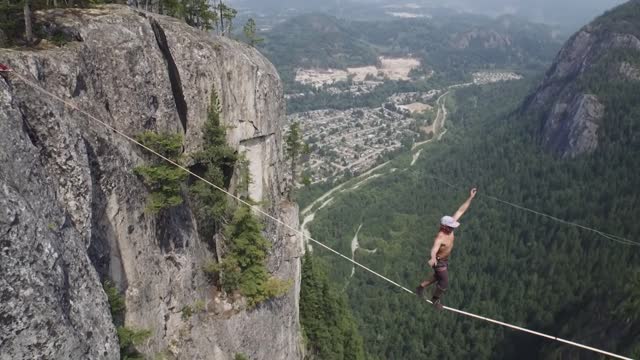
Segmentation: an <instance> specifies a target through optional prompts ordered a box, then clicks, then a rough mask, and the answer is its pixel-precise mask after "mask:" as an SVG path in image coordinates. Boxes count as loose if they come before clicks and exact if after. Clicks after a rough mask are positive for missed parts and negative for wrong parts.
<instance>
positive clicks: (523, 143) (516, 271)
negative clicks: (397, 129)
mask: <svg viewBox="0 0 640 360" xmlns="http://www.w3.org/2000/svg"><path fill="white" fill-rule="evenodd" d="M596 84H597V82H595V81H592V83H591V84H590V85H585V86H593V87H594V88H593V89H594V91H598V89H605V90H603V92H602V93H603V94H606V96H603V99H604V100H603V101H605V107H606V109H607V111H606V114H605V119H604V124H606V125H605V128H604V131H603V132H602V136H603V139H601V145H600V147H599V149H598V150H597V151H596V152H595V153H594V154H592V155H585V156H581V157H578V158H576V159H573V160H562V159H557V158H555V157H553V156H552V155H551V154H550V153H548V152H546V151H545V150H544V149H542V148H541V147H540V145H539V143H538V139H537V133H538V129H539V128H540V121H541V120H540V118H539V117H538V116H537V115H535V114H521V113H520V112H519V111H517V110H518V107H519V105H520V103H521V101H522V99H524V98H525V96H526V94H527V93H529V92H530V91H531V90H532V85H533V83H532V82H531V81H530V80H529V81H525V80H523V81H516V82H510V83H502V84H496V85H487V86H473V87H469V88H465V89H460V90H457V91H456V93H455V97H454V102H452V104H455V106H453V107H452V108H451V109H450V111H451V114H450V118H449V119H448V122H447V128H448V130H449V132H448V133H447V136H445V137H444V138H443V141H442V142H439V143H432V144H429V145H426V148H425V150H424V151H423V154H422V156H421V157H420V159H419V160H418V162H417V163H416V164H415V166H413V167H408V166H407V165H408V161H407V158H408V156H409V155H407V156H405V157H404V159H403V158H399V159H397V160H395V161H394V163H393V164H392V165H391V166H393V167H397V168H399V169H402V170H400V171H396V172H394V173H391V174H388V175H385V176H382V177H379V178H377V179H375V180H372V181H371V182H369V183H367V185H365V186H362V187H361V188H359V189H358V190H357V191H352V192H346V193H343V194H342V195H341V196H339V197H338V198H337V201H335V202H334V203H332V204H331V205H330V206H327V207H326V208H324V209H322V210H321V211H319V212H318V213H317V214H316V220H315V221H314V222H313V223H312V225H311V233H312V235H313V236H314V238H316V239H319V240H321V241H324V242H326V243H327V244H328V245H330V246H332V247H334V248H336V249H338V250H339V251H341V252H342V253H343V254H345V255H349V254H350V247H349V246H350V241H351V238H352V237H353V236H354V234H355V232H356V229H357V228H358V227H359V226H360V224H362V225H363V227H362V230H361V231H360V234H359V239H360V244H361V246H362V247H364V248H366V249H377V251H376V252H375V253H373V254H370V253H365V252H357V253H356V260H358V261H360V262H362V263H363V264H365V265H367V266H369V267H371V268H372V269H374V270H375V271H378V272H380V273H381V274H383V275H385V276H387V277H389V278H391V279H393V280H396V281H398V282H400V283H401V284H403V285H405V286H407V287H410V288H413V287H415V286H416V285H417V284H418V282H419V281H420V280H421V279H422V278H424V277H425V276H427V275H429V273H430V269H429V268H428V266H427V265H426V262H427V260H428V256H429V255H428V251H429V249H430V246H431V244H432V241H433V237H434V236H435V234H436V232H437V229H438V227H437V226H438V221H439V219H440V217H441V216H442V215H445V214H451V213H452V212H454V211H455V209H456V208H457V207H458V206H459V205H460V203H461V202H462V201H464V199H465V198H466V196H467V195H468V189H469V188H470V187H473V186H477V187H478V188H479V195H478V197H477V198H476V200H475V201H474V203H473V204H472V206H471V209H470V210H469V212H468V213H467V214H466V215H465V217H463V218H462V221H461V222H462V226H461V227H460V229H459V230H457V233H456V247H455V249H454V252H453V255H452V257H451V261H450V270H449V273H450V287H449V291H448V292H447V294H446V295H445V297H444V303H445V305H449V306H452V307H456V308H460V309H463V310H468V311H471V312H474V313H477V314H482V315H484V316H488V317H492V318H495V319H499V320H504V321H508V322H510V323H513V324H517V325H521V326H527V327H530V328H532V329H535V330H538V331H543V332H547V333H551V334H555V335H557V336H559V337H563V338H567V339H570V340H574V341H577V342H582V343H586V344H589V345H591V346H595V347H601V348H604V349H606V350H608V351H613V352H617V353H621V354H624V355H627V356H632V357H638V356H640V342H638V341H637V339H638V338H640V324H639V322H638V314H639V313H640V304H639V303H638V300H637V299H638V295H639V292H640V275H639V274H640V247H637V246H629V245H624V244H620V243H618V242H614V241H611V240H609V239H606V238H604V237H602V236H600V235H598V234H595V233H592V232H588V231H584V230H581V229H579V228H576V227H572V226H567V225H565V224H561V223H558V222H554V221H551V220H549V219H547V218H544V217H540V216H537V215H534V214H531V213H528V212H524V211H518V210H515V209H514V208H512V207H508V206H506V205H504V204H502V203H499V202H496V201H495V200H493V199H492V198H491V197H489V196H495V197H498V198H500V199H503V200H507V201H510V202H514V203H516V204H520V205H523V206H526V207H528V208H531V209H535V210H537V211H541V212H545V213H548V214H552V215H554V216H557V217H559V218H562V219H566V220H569V221H573V222H576V223H579V224H584V225H588V226H591V227H594V228H597V229H599V230H601V231H604V232H607V233H611V234H615V235H618V236H621V237H624V238H627V239H631V240H635V241H638V239H640V223H638V221H637V219H636V215H637V211H636V210H635V209H637V208H638V206H639V205H640V193H639V192H638V191H637V189H638V188H639V187H640V173H638V171H637V169H638V168H640V138H639V137H638V132H637V127H638V119H640V116H639V115H640V104H638V102H637V101H635V100H634V99H633V98H632V97H633V95H631V94H638V93H640V86H639V85H638V84H637V83H635V84H633V85H631V84H630V83H624V82H619V83H618V82H615V81H610V82H609V84H608V85H603V84H600V85H601V87H600V88H595V85H596ZM633 130H635V131H633ZM314 255H315V256H317V257H320V258H322V259H323V260H324V261H326V262H327V263H328V264H329V267H328V269H329V277H330V279H331V280H332V282H333V283H334V285H335V287H336V288H338V289H343V288H344V289H345V294H346V296H347V298H348V301H349V305H350V307H351V309H352V311H353V314H354V317H355V319H356V322H357V324H358V329H359V331H360V333H361V335H362V337H363V339H364V348H365V351H366V352H367V357H368V358H370V359H430V358H436V357H443V358H456V359H466V358H469V359H471V358H473V359H478V358H482V359H489V358H491V359H496V358H504V359H507V358H514V357H518V358H523V359H539V358H547V359H559V358H563V359H577V358H581V359H582V358H595V356H594V355H593V354H592V353H590V352H587V351H584V350H577V349H576V348H573V347H569V346H562V345H561V344H559V343H555V342H550V341H546V340H544V339H542V338H539V337H535V336H530V335H526V334H522V333H517V332H513V331H510V330H506V329H504V328H501V327H497V326H494V325H491V324H487V323H484V322H480V321H477V320H471V319H467V318H461V317H459V316H457V315H455V314H452V313H449V312H437V311H436V310H434V309H432V308H431V307H429V305H428V304H427V303H425V302H421V301H419V300H418V299H417V297H415V296H411V295H409V294H406V293H404V292H402V291H401V290H399V289H397V288H395V287H393V286H392V285H390V284H388V283H385V282H383V281H381V280H380V279H378V278H375V277H373V276H372V275H370V274H368V273H365V272H363V271H360V270H357V269H356V273H355V276H354V277H353V278H350V277H349V276H350V272H351V265H350V264H349V263H347V262H345V261H343V260H341V259H338V258H335V256H332V255H331V254H328V253H326V252H324V251H322V250H321V249H318V250H316V251H315V252H314ZM576 309H580V311H576Z"/></svg>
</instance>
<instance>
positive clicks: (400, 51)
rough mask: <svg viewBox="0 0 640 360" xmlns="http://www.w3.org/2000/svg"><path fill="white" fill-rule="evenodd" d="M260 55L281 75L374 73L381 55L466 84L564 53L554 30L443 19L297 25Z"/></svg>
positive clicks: (296, 21)
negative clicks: (364, 68)
mask: <svg viewBox="0 0 640 360" xmlns="http://www.w3.org/2000/svg"><path fill="white" fill-rule="evenodd" d="M264 35H265V37H266V41H265V43H264V45H263V46H262V47H261V50H262V51H263V52H264V53H265V55H267V57H268V58H269V59H270V60H271V61H272V62H273V63H274V64H275V65H276V66H277V67H278V68H279V69H280V70H281V71H282V70H283V69H292V68H296V67H324V68H328V67H333V68H344V67H346V66H357V65H374V64H375V63H376V59H377V57H378V56H380V55H390V56H407V55H409V54H411V55H412V56H415V57H419V58H420V59H421V60H422V63H423V65H424V67H425V69H424V70H425V71H429V70H435V71H436V73H438V74H446V77H448V78H452V77H454V78H455V79H456V80H462V79H464V78H465V76H467V75H468V73H469V72H471V71H475V70H477V69H486V68H518V69H528V68H535V69H538V70H539V71H542V69H544V68H546V67H547V66H548V64H549V63H550V62H551V60H552V58H553V56H554V55H555V53H556V52H557V49H558V48H559V47H560V42H559V41H558V40H557V39H556V38H555V37H554V34H553V31H552V29H551V28H549V27H547V26H546V25H540V24H533V23H530V22H527V21H526V20H523V19H520V18H517V17H514V16H502V17H499V18H497V19H492V18H489V17H486V16H477V15H468V14H467V15H456V14H450V15H443V16H438V17H433V18H414V19H400V20H393V21H352V20H345V19H339V18H336V17H333V16H328V15H324V14H311V15H301V16H296V17H293V18H291V19H289V20H287V21H285V22H283V23H280V24H278V25H276V26H275V27H274V28H273V29H272V30H271V31H269V32H266V33H265V34H264Z"/></svg>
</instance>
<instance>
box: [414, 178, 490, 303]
mask: <svg viewBox="0 0 640 360" xmlns="http://www.w3.org/2000/svg"><path fill="white" fill-rule="evenodd" d="M477 192H478V190H477V189H476V188H473V189H471V191H470V194H469V198H468V199H467V201H465V202H464V203H463V204H462V205H461V206H460V208H459V209H458V211H456V213H455V214H453V216H443V217H442V219H440V231H438V235H436V238H435V240H434V241H433V247H432V248H431V258H430V259H429V266H430V267H432V268H433V271H434V273H433V276H432V277H431V278H430V279H429V280H425V281H423V282H422V283H420V285H418V287H417V288H416V294H418V296H419V297H422V296H423V295H424V290H425V289H426V287H427V286H429V285H431V284H433V283H436V289H435V291H434V292H433V297H432V298H431V301H432V302H433V305H434V306H435V307H436V308H437V309H442V295H444V293H445V291H447V287H448V286H449V272H448V268H449V255H450V254H451V250H452V249H453V240H454V239H453V231H454V230H455V229H456V228H457V227H458V226H460V223H459V222H458V220H459V219H460V218H461V217H462V215H463V214H464V213H465V212H466V211H467V209H469V205H471V200H473V198H474V197H475V196H476V193H477Z"/></svg>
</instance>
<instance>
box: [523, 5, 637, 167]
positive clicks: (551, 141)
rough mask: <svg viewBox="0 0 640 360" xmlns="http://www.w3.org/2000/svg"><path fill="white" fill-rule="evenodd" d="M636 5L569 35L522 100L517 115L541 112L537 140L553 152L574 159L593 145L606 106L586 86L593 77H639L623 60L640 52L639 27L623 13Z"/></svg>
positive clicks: (623, 79) (622, 8)
mask: <svg viewBox="0 0 640 360" xmlns="http://www.w3.org/2000/svg"><path fill="white" fill-rule="evenodd" d="M638 7H640V2H638V1H637V0H633V1H631V2H629V3H627V4H625V5H622V6H620V7H618V8H616V9H614V10H612V11H611V12H610V13H607V14H605V15H603V16H601V17H600V18H598V19H596V20H595V21H594V22H592V23H591V24H589V25H587V26H585V27H584V28H582V29H581V30H580V31H578V32H577V33H576V34H575V35H573V36H572V37H571V39H569V41H568V42H567V43H566V44H565V46H564V47H563V48H562V49H561V50H560V52H559V54H558V55H557V57H556V59H555V61H554V64H553V65H552V67H551V68H550V69H549V71H547V73H546V75H545V77H544V80H543V81H542V82H541V84H540V85H539V86H538V88H537V89H536V91H535V92H534V93H533V94H531V95H530V96H529V98H528V99H527V100H526V101H525V103H524V105H523V107H522V109H521V110H522V113H536V114H540V115H541V117H542V125H541V127H540V128H541V132H540V134H539V135H540V140H541V143H542V145H543V146H544V147H545V148H547V149H548V150H550V151H552V152H554V153H555V154H556V155H558V156H560V157H575V156H578V155H581V154H588V153H591V152H593V151H595V150H596V149H597V148H598V144H599V136H600V135H599V131H600V129H601V128H602V125H603V123H602V121H603V118H604V116H605V113H606V111H607V109H606V107H605V106H604V105H603V104H602V102H601V101H600V100H599V99H598V94H595V93H593V92H592V89H590V86H589V85H588V82H589V81H590V80H591V81H593V80H592V78H593V77H597V78H598V79H599V80H597V81H601V82H608V81H618V80H619V81H636V79H637V78H638V77H639V72H638V68H637V67H636V66H637V65H633V64H630V63H628V62H627V61H625V60H624V58H625V56H626V54H631V53H636V54H639V55H640V31H638V30H637V29H636V30H634V29H635V28H637V23H633V22H632V19H627V17H626V15H625V13H626V12H627V11H636V10H635V9H637V8H638ZM632 8H634V9H632ZM619 54H623V55H619Z"/></svg>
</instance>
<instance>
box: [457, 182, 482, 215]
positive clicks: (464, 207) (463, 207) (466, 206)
mask: <svg viewBox="0 0 640 360" xmlns="http://www.w3.org/2000/svg"><path fill="white" fill-rule="evenodd" d="M477 192H478V189H476V188H473V189H471V191H470V192H469V198H468V199H467V201H465V202H464V203H463V204H462V205H460V208H458V211H456V213H455V214H454V215H453V218H454V219H455V220H456V221H458V220H459V219H460V218H461V217H462V215H464V213H465V212H466V211H467V209H469V205H471V200H473V198H474V197H476V193H477Z"/></svg>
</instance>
